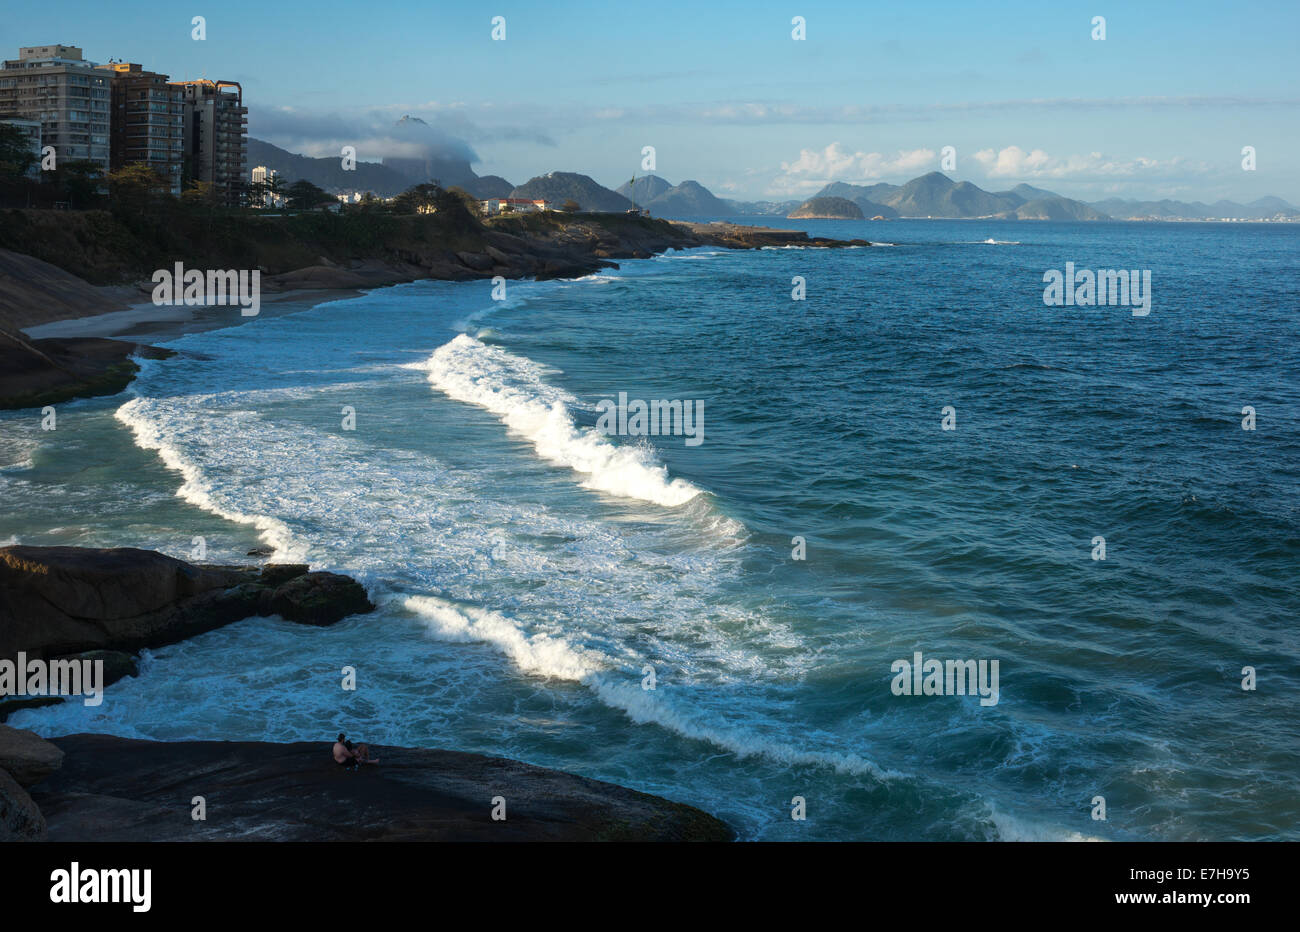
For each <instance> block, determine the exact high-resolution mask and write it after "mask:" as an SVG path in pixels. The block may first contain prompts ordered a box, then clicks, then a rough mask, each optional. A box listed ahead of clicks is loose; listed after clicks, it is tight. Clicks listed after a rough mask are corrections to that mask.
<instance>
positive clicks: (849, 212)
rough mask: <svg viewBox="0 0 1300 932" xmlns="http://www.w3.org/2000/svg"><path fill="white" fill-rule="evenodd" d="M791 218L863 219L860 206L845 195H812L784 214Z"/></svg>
mask: <svg viewBox="0 0 1300 932" xmlns="http://www.w3.org/2000/svg"><path fill="white" fill-rule="evenodd" d="M786 216H787V217H789V218H790V219H791V220H863V219H865V218H864V217H863V215H862V208H861V207H859V206H858V205H857V204H855V203H854V202H853V201H850V200H849V199H848V198H845V197H814V198H812V199H811V200H807V201H804V202H803V203H802V204H800V205H799V206H798V207H796V208H795V209H794V210H792V211H790V213H789V214H787V215H786Z"/></svg>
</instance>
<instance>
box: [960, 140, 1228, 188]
mask: <svg viewBox="0 0 1300 932" xmlns="http://www.w3.org/2000/svg"><path fill="white" fill-rule="evenodd" d="M971 158H973V159H974V160H975V161H976V163H978V164H979V166H980V167H981V168H982V169H983V170H984V174H985V176H986V177H988V178H1016V179H1021V178H1062V179H1070V180H1091V179H1101V178H1135V177H1139V176H1154V175H1160V174H1162V173H1167V172H1171V171H1177V172H1179V173H1182V174H1189V173H1191V174H1194V173H1199V172H1202V171H1205V170H1206V169H1207V166H1204V165H1202V164H1201V163H1196V162H1189V161H1187V160H1185V159H1182V158H1172V159H1165V160H1160V159H1149V158H1145V157H1143V156H1138V157H1137V158H1132V159H1115V158H1108V157H1107V156H1105V155H1103V154H1102V153H1100V152H1089V153H1087V154H1084V155H1067V156H1061V157H1057V156H1052V155H1049V154H1048V153H1047V152H1045V151H1044V150H1042V149H1033V150H1031V151H1029V152H1026V151H1025V150H1024V149H1022V148H1020V147H1019V146H1007V147H1006V148H1005V149H999V150H994V149H981V150H979V151H978V152H975V153H974V154H973V155H972V156H971Z"/></svg>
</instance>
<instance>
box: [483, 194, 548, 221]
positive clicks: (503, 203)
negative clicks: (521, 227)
mask: <svg viewBox="0 0 1300 932" xmlns="http://www.w3.org/2000/svg"><path fill="white" fill-rule="evenodd" d="M479 206H480V207H481V208H482V210H483V213H485V214H487V215H488V216H489V217H494V216H496V215H497V214H531V213H534V212H536V211H539V210H555V209H556V208H555V205H554V204H553V203H552V202H550V201H545V200H540V199H537V200H534V199H533V198H530V197H493V198H488V199H487V200H485V201H479Z"/></svg>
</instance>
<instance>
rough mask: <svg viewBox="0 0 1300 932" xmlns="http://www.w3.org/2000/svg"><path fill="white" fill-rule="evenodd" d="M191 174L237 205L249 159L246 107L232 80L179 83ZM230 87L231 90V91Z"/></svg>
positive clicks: (221, 196)
mask: <svg viewBox="0 0 1300 932" xmlns="http://www.w3.org/2000/svg"><path fill="white" fill-rule="evenodd" d="M176 86H177V87H180V88H181V89H182V90H183V93H184V97H185V147H186V151H187V153H188V156H189V159H190V173H191V175H192V176H193V177H194V178H196V179H198V180H199V181H206V182H210V183H211V184H212V185H213V186H214V187H215V188H216V190H217V192H218V196H219V197H220V198H221V199H222V200H223V201H225V202H226V203H227V204H230V205H232V206H233V205H236V204H238V203H239V198H240V193H241V190H242V188H243V184H244V177H245V176H244V165H245V162H246V161H247V159H248V108H247V107H245V106H244V90H243V88H241V87H240V86H239V84H238V82H235V81H181V82H178V83H177V85H176ZM232 88H233V91H232Z"/></svg>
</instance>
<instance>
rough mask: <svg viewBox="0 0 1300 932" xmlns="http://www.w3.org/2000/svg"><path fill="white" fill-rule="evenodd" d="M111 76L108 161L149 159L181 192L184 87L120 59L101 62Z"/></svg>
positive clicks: (122, 162)
mask: <svg viewBox="0 0 1300 932" xmlns="http://www.w3.org/2000/svg"><path fill="white" fill-rule="evenodd" d="M99 69H100V70H103V71H108V72H109V73H110V74H111V76H112V85H111V92H112V97H111V99H112V122H111V125H112V133H111V134H110V136H111V146H110V159H109V161H110V164H111V166H112V168H113V170H114V171H116V170H117V169H119V168H122V167H123V166H125V165H147V166H149V167H150V168H152V169H153V170H154V171H156V172H157V173H158V174H159V175H161V176H162V177H163V178H164V179H166V181H167V184H168V187H169V189H170V190H171V193H172V194H180V193H181V175H182V170H183V167H184V163H185V90H184V88H182V87H181V86H180V85H177V84H170V83H168V81H167V75H165V74H157V73H155V72H152V71H145V70H143V69H142V68H141V67H140V66H139V65H136V64H130V63H127V62H119V63H113V64H108V65H100V66H99Z"/></svg>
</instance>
